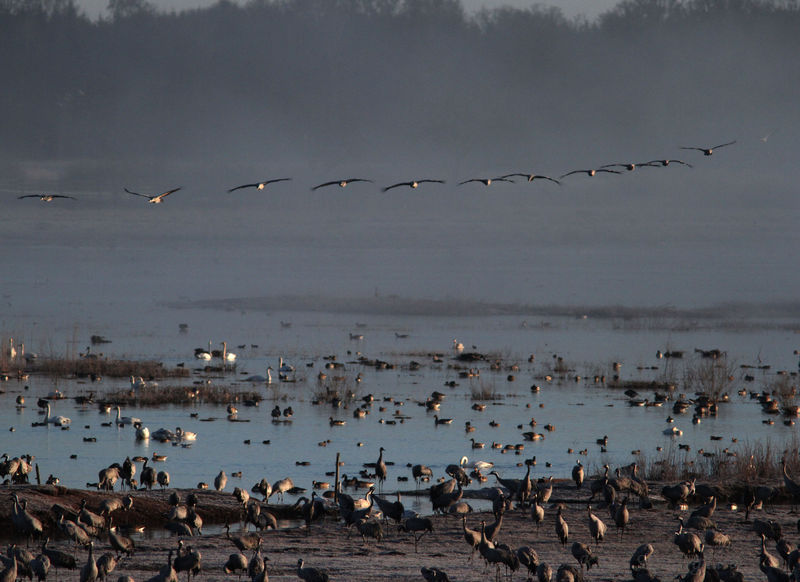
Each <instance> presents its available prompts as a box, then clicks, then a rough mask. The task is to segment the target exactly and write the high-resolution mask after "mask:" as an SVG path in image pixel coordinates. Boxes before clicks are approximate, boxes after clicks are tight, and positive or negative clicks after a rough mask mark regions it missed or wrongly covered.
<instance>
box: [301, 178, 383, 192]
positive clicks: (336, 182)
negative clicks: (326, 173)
mask: <svg viewBox="0 0 800 582" xmlns="http://www.w3.org/2000/svg"><path fill="white" fill-rule="evenodd" d="M351 182H372V180H367V179H365V178H347V179H346V180H333V181H331V182H323V183H322V184H317V185H316V186H314V187H313V188H311V189H312V190H317V189H318V188H324V187H325V186H339V188H344V187H345V186H347V185H348V184H350V183H351Z"/></svg>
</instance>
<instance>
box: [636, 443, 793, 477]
mask: <svg viewBox="0 0 800 582" xmlns="http://www.w3.org/2000/svg"><path fill="white" fill-rule="evenodd" d="M798 451H800V439H798V437H797V436H796V435H794V436H792V437H791V438H790V439H789V440H788V441H787V442H781V446H780V447H778V446H776V444H775V443H774V442H772V441H771V440H769V439H768V440H766V441H755V442H745V443H731V444H730V445H728V446H724V447H715V448H714V449H710V448H709V449H698V450H692V449H689V450H686V449H685V448H681V447H680V446H670V447H669V448H667V449H665V450H664V451H662V452H661V453H660V454H659V455H657V456H655V457H650V458H648V457H646V456H645V455H644V454H642V453H640V454H639V455H637V459H636V462H637V463H638V465H639V467H640V468H641V469H642V474H643V475H644V476H645V478H647V479H651V480H655V481H675V480H683V479H694V478H697V479H709V480H714V481H718V482H726V481H742V482H746V483H754V482H762V481H769V480H775V481H780V480H782V478H783V472H782V468H781V459H786V467H787V471H789V472H790V473H792V474H798V475H800V455H798Z"/></svg>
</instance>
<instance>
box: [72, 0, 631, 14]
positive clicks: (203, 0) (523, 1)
mask: <svg viewBox="0 0 800 582" xmlns="http://www.w3.org/2000/svg"><path fill="white" fill-rule="evenodd" d="M150 1H151V2H152V4H154V5H155V6H157V7H158V9H159V10H162V11H167V12H168V11H171V10H185V9H187V8H198V7H204V6H210V5H212V4H214V3H215V2H217V0H150ZM618 1H619V0H538V1H532V0H462V2H461V3H462V4H463V5H464V7H465V8H466V9H467V10H470V11H472V10H478V9H480V8H484V7H486V8H497V7H500V6H513V7H515V8H527V7H529V6H532V5H536V4H539V5H543V6H557V7H559V8H561V10H562V11H563V13H564V15H565V16H566V17H568V18H571V17H573V16H577V15H583V16H586V17H588V18H594V17H596V16H597V15H598V14H600V13H602V12H605V11H606V10H608V9H609V8H611V7H613V6H614V5H616V4H617V3H618ZM77 4H78V6H80V7H81V8H82V9H83V10H84V11H85V12H86V14H88V15H89V16H91V17H96V16H98V15H100V14H101V13H102V12H104V11H105V8H106V6H108V0H77Z"/></svg>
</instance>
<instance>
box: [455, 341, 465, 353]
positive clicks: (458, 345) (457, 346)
mask: <svg viewBox="0 0 800 582" xmlns="http://www.w3.org/2000/svg"><path fill="white" fill-rule="evenodd" d="M453 349H454V350H455V351H457V352H463V351H464V344H462V343H461V342H460V341H458V340H457V339H454V340H453Z"/></svg>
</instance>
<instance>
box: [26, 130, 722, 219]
mask: <svg viewBox="0 0 800 582" xmlns="http://www.w3.org/2000/svg"><path fill="white" fill-rule="evenodd" d="M735 143H736V140H734V141H730V142H727V143H723V144H719V145H715V146H712V147H697V146H681V148H680V149H682V150H697V151H699V152H701V153H702V154H703V155H705V156H710V155H712V154H713V153H714V150H717V149H720V148H723V147H726V146H729V145H733V144H735ZM670 164H680V165H683V166H688V167H690V168H691V167H693V166H692V165H691V164H689V163H687V162H684V161H682V160H677V159H669V158H666V159H660V160H650V161H649V162H641V163H631V162H628V163H615V164H605V165H603V166H600V167H598V168H592V169H588V170H572V171H570V172H567V173H566V174H562V175H561V176H559V177H558V178H553V177H550V176H545V175H542V174H529V173H520V172H517V173H513V174H505V175H503V176H497V177H494V178H470V179H468V180H464V181H462V182H459V183H458V185H459V186H463V185H464V184H469V183H471V182H480V183H481V184H483V185H484V186H490V185H491V184H492V183H494V182H510V183H512V184H513V183H514V180H512V179H511V178H524V179H525V180H526V181H528V182H533V181H534V180H549V181H550V182H553V183H555V184H559V185H560V184H561V180H563V179H564V178H566V177H568V176H572V175H575V174H586V175H587V176H589V177H593V176H596V175H597V174H600V173H606V174H622V173H623V170H625V171H628V172H632V171H633V170H635V169H636V168H641V167H648V166H649V167H666V166H669V165H670ZM614 168H621V169H619V170H617V169H614ZM290 180H291V178H273V179H269V180H263V181H261V182H254V183H252V184H242V185H240V186H236V187H234V188H231V189H229V190H228V192H229V193H231V192H235V191H237V190H244V189H247V188H255V189H257V190H263V189H264V188H266V187H267V186H269V185H270V184H275V183H278V182H288V181H290ZM355 182H369V183H372V182H373V181H372V180H369V179H366V178H345V179H340V180H331V181H329V182H323V183H322V184H317V185H316V186H313V187H312V188H311V190H312V191H316V190H319V189H320V188H325V187H328V186H339V187H340V188H345V187H346V186H348V185H349V184H352V183H355ZM426 183H435V184H444V183H445V180H438V179H432V178H425V179H420V180H409V181H407V182H398V183H396V184H392V185H390V186H386V187H384V188H382V189H381V192H388V191H389V190H393V189H395V188H401V187H408V188H412V189H416V188H418V187H419V185H420V184H426ZM124 190H125V192H127V193H128V194H132V195H133V196H139V197H142V198H147V200H148V202H150V203H151V204H160V203H161V202H163V201H164V199H165V198H166V197H167V196H169V195H170V194H174V193H175V192H178V191H179V190H181V188H173V189H171V190H167V191H166V192H162V193H161V194H155V195H151V194H141V193H139V192H133V191H132V190H128V189H127V188H124ZM18 198H19V199H22V198H38V199H39V200H41V201H43V202H52V201H53V200H55V199H56V198H67V199H70V200H77V199H76V198H75V197H74V196H66V195H62V194H26V195H24V196H19V197H18Z"/></svg>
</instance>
